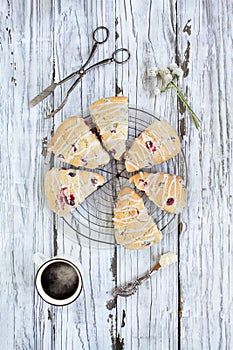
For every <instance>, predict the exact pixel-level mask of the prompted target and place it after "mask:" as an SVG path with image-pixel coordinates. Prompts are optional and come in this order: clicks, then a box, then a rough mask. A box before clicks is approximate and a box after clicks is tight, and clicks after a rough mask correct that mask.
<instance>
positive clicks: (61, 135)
mask: <svg viewBox="0 0 233 350" xmlns="http://www.w3.org/2000/svg"><path fill="white" fill-rule="evenodd" d="M48 150H49V151H51V152H53V153H54V154H55V155H56V156H57V158H58V159H59V160H61V161H63V162H65V163H69V164H72V165H75V166H76V167H85V168H89V169H95V168H98V167H102V166H104V165H106V164H107V163H108V162H109V160H110V157H109V154H108V153H107V152H106V151H105V150H104V149H103V147H102V146H101V144H100V141H99V140H98V139H97V137H96V135H95V134H94V133H93V132H92V131H91V128H90V126H89V124H88V123H87V121H86V120H84V119H83V118H79V117H69V118H67V119H65V120H64V121H63V122H62V123H61V124H60V125H59V127H58V128H57V130H56V132H55V134H54V136H53V137H52V139H51V141H50V144H49V147H48Z"/></svg>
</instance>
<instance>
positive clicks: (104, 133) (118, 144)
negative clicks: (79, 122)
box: [90, 96, 128, 160]
mask: <svg viewBox="0 0 233 350" xmlns="http://www.w3.org/2000/svg"><path fill="white" fill-rule="evenodd" d="M90 112H91V116H92V120H93V122H94V123H95V124H96V127H97V130H98V132H99V133H100V136H101V139H102V142H103V144H104V146H105V148H106V149H107V151H108V152H109V153H110V154H111V155H112V157H113V158H115V159H116V160H119V159H120V158H121V156H122V154H123V153H124V152H125V149H126V146H125V142H126V140H127V137H128V98H127V97H125V96H116V97H107V98H101V99H100V100H98V101H96V102H94V103H92V104H91V105H90Z"/></svg>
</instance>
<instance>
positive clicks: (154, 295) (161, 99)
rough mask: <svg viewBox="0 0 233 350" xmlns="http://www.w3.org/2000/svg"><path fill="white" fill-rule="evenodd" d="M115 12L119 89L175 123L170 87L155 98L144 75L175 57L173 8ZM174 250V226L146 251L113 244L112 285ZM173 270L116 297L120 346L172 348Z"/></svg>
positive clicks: (145, 5) (130, 6)
mask: <svg viewBox="0 0 233 350" xmlns="http://www.w3.org/2000/svg"><path fill="white" fill-rule="evenodd" d="M116 16H117V18H118V24H117V26H116V31H117V33H118V34H119V38H118V39H117V47H121V46H122V45H123V46H124V47H129V49H130V52H131V59H130V61H129V64H127V65H124V66H122V67H117V71H116V72H117V81H118V85H119V87H120V89H121V90H123V94H126V95H129V101H130V104H133V105H138V106H139V107H143V108H144V109H146V110H149V111H151V112H152V113H153V112H155V113H159V115H160V116H161V117H162V119H165V120H168V121H170V122H171V123H172V125H173V126H174V127H176V125H177V109H176V108H177V105H176V98H175V97H174V95H172V94H171V92H170V91H168V92H167V93H164V94H162V95H160V96H158V97H155V94H154V89H155V78H150V77H148V76H147V69H148V68H151V67H154V66H157V67H161V68H165V67H167V66H168V65H169V64H170V63H171V62H174V61H175V51H176V32H175V21H176V15H175V6H173V5H171V4H168V3H158V2H150V1H144V2H136V1H135V2H126V1H118V2H117V7H116ZM135 136H137V135H135ZM157 171H158V170H157ZM176 226H177V223H176ZM177 250H178V237H177V230H176V229H175V230H174V231H173V232H170V233H164V238H163V240H162V242H161V243H160V244H158V245H157V246H153V247H152V248H151V249H145V250H143V251H138V252H135V251H132V252H131V251H127V250H125V249H123V248H120V247H119V248H118V251H117V260H118V270H117V273H118V275H117V276H118V283H119V284H124V282H126V281H131V280H134V279H135V278H136V277H139V276H141V275H142V274H144V273H145V272H146V271H148V270H149V269H150V268H151V267H152V266H153V264H155V262H156V261H157V259H158V257H159V255H160V254H161V253H163V252H167V251H173V252H177ZM177 268H178V266H175V265H174V266H171V267H170V268H169V269H167V270H164V271H161V272H159V273H158V274H157V276H154V277H153V278H151V280H150V281H148V282H146V283H145V284H144V285H142V286H141V287H140V288H139V290H138V292H137V294H136V295H134V296H133V297H131V298H128V299H123V298H118V301H117V313H118V315H117V320H118V322H117V324H118V327H117V333H118V334H119V339H124V343H125V348H126V349H146V348H148V349H159V348H161V349H176V348H177V347H178V273H177ZM123 316H124V317H123ZM123 318H124V323H123V326H122V319H123Z"/></svg>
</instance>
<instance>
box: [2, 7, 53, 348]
mask: <svg viewBox="0 0 233 350" xmlns="http://www.w3.org/2000/svg"><path fill="white" fill-rule="evenodd" d="M51 9H52V8H51V4H49V2H46V4H45V5H44V6H43V4H42V3H39V4H37V6H35V7H34V6H32V4H31V3H30V2H27V3H26V2H23V3H22V2H21V1H14V2H12V1H7V2H4V4H2V7H1V18H2V24H3V27H2V32H1V45H2V46H1V47H2V49H3V55H1V72H2V74H1V76H2V77H4V79H3V84H2V91H1V94H2V99H1V100H2V103H1V113H0V114H1V123H2V126H3V133H4V135H3V139H2V142H1V144H2V146H1V151H3V152H1V157H2V159H1V167H2V169H1V170H2V172H1V174H2V186H4V188H2V191H1V192H2V193H5V194H6V196H5V199H4V200H3V206H1V208H2V210H3V217H2V220H1V250H2V252H3V256H5V258H4V260H5V261H4V263H1V276H2V278H1V281H2V286H1V298H2V301H4V305H3V309H2V310H1V329H2V334H3V336H2V337H1V345H2V348H6V349H13V348H14V349H23V348H27V349H33V348H34V341H35V343H37V341H38V344H42V341H41V339H42V338H43V339H44V340H45V341H46V344H47V346H48V347H49V344H50V338H51V335H50V334H51V328H50V324H49V325H48V324H47V323H46V322H44V319H45V320H46V318H47V306H45V307H44V306H42V303H41V302H40V301H39V300H38V299H37V298H36V303H37V305H38V309H37V311H36V312H35V313H34V302H35V299H34V279H33V278H34V266H33V261H32V255H33V252H34V251H35V250H41V251H45V252H46V253H48V252H49V251H50V250H51V244H50V242H51V239H50V238H48V234H47V233H48V232H50V231H51V227H52V222H51V217H50V215H49V216H47V213H45V212H43V211H42V210H43V208H44V198H43V197H41V193H42V181H43V167H44V159H43V157H42V155H41V151H42V138H43V136H44V121H43V119H42V118H41V117H40V116H39V113H38V111H39V110H40V111H42V109H43V107H44V108H45V104H44V105H43V107H40V108H38V109H37V110H30V109H29V100H30V99H31V98H32V97H33V95H34V94H36V93H37V92H38V90H37V89H41V88H42V83H43V82H44V79H46V81H47V80H48V79H49V77H50V73H51V69H50V68H51V65H48V62H49V61H50V58H51V54H52V52H51V49H50V48H51V47H52V36H51V27H50V23H51ZM41 52H44V55H43V59H42V57H41V56H40V53H41ZM6 189H7V190H6ZM8 189H9V190H8ZM9 276H10V277H9ZM6 315H8V316H7V322H6ZM48 334H49V335H48ZM47 335H48V336H47ZM40 337H41V338H40Z"/></svg>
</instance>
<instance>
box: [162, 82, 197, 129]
mask: <svg viewBox="0 0 233 350" xmlns="http://www.w3.org/2000/svg"><path fill="white" fill-rule="evenodd" d="M169 87H172V88H173V89H174V90H175V91H176V93H177V96H178V97H179V99H180V100H181V101H182V102H183V104H184V105H185V107H186V108H187V110H188V111H189V113H190V115H191V117H192V119H193V122H194V124H195V126H196V128H197V129H198V130H200V129H201V121H200V119H199V118H198V116H197V115H196V114H195V113H194V111H193V110H192V108H191V107H190V106H189V104H188V102H187V100H186V97H185V95H184V94H183V92H182V91H181V90H180V88H179V87H178V86H177V85H176V84H175V83H174V82H173V81H171V82H170V83H169V84H168V85H167V88H169Z"/></svg>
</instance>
